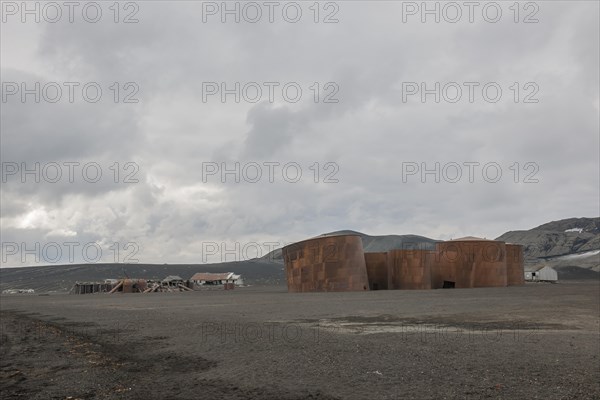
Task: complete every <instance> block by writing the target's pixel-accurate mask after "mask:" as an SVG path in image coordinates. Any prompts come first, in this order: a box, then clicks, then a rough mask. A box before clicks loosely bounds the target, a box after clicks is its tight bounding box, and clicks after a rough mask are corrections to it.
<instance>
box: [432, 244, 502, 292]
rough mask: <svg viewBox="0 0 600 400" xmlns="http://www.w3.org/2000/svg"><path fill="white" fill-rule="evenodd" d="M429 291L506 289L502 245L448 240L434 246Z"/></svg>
mask: <svg viewBox="0 0 600 400" xmlns="http://www.w3.org/2000/svg"><path fill="white" fill-rule="evenodd" d="M435 259H436V260H435V264H434V268H433V271H432V272H433V273H432V287H433V288H442V287H448V285H450V287H456V288H473V287H498V286H506V285H507V275H506V245H505V243H504V242H501V241H496V240H485V239H480V240H450V241H447V242H440V243H437V244H436V253H435Z"/></svg>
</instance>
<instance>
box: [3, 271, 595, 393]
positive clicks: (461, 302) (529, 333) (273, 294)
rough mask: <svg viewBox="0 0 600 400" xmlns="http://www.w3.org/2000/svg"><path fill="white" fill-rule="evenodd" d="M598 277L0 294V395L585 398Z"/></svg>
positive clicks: (591, 377) (591, 379) (591, 371)
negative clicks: (483, 284) (354, 289)
mask: <svg viewBox="0 0 600 400" xmlns="http://www.w3.org/2000/svg"><path fill="white" fill-rule="evenodd" d="M599 308H600V284H599V283H598V281H587V282H568V283H559V284H541V283H538V284H527V285H525V286H522V287H509V288H486V289H445V290H429V291H399V290H397V291H373V292H360V293H296V294H291V293H287V292H286V289H285V288H283V287H250V288H236V289H235V290H233V291H223V290H218V291H217V290H212V291H199V292H193V293H154V294H115V295H107V294H95V295H55V296H37V295H14V296H2V297H1V317H2V319H1V326H2V347H1V355H0V356H1V361H0V363H1V364H0V368H1V371H0V374H1V387H0V389H1V396H0V397H1V398H2V399H157V400H158V399H160V400H164V399H211V400H212V399H483V398H486V399H487V398H492V399H495V398H502V399H598V398H600V383H599V382H600V355H599V352H600V348H599V346H600V335H599V327H600V325H599V313H600V309H599Z"/></svg>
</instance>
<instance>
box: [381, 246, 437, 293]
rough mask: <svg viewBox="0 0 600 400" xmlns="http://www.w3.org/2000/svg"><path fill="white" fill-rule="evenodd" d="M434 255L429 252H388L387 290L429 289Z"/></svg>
mask: <svg viewBox="0 0 600 400" xmlns="http://www.w3.org/2000/svg"><path fill="white" fill-rule="evenodd" d="M434 260H435V253H434V252H433V251H430V250H390V251H388V262H387V264H388V288H390V289H431V269H432V263H433V262H434Z"/></svg>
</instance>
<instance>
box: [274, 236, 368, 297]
mask: <svg viewBox="0 0 600 400" xmlns="http://www.w3.org/2000/svg"><path fill="white" fill-rule="evenodd" d="M282 253H283V260H284V262H285V270H286V276H287V284H288V291H290V292H343V291H363V290H369V280H368V276H367V267H366V264H365V256H364V252H363V246H362V239H361V238H360V236H358V235H338V236H323V237H317V238H313V239H308V240H304V241H302V242H298V243H294V244H291V245H288V246H285V247H284V248H283V249H282Z"/></svg>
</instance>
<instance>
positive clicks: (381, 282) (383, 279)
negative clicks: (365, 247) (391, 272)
mask: <svg viewBox="0 0 600 400" xmlns="http://www.w3.org/2000/svg"><path fill="white" fill-rule="evenodd" d="M365 263H366V265H367V276H368V278H369V289H371V290H385V289H388V288H389V285H388V255H387V252H377V253H365Z"/></svg>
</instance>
